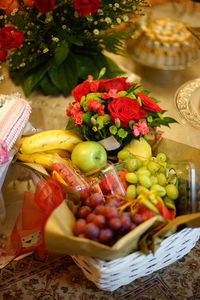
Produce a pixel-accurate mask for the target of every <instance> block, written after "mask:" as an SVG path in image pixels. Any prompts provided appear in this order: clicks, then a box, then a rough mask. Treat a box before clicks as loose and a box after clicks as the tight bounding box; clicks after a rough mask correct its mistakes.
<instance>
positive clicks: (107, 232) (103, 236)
mask: <svg viewBox="0 0 200 300" xmlns="http://www.w3.org/2000/svg"><path fill="white" fill-rule="evenodd" d="M112 237H113V231H112V230H111V229H109V228H103V229H101V230H100V233H99V241H100V242H103V243H105V242H109V241H110V240H111V239H112Z"/></svg>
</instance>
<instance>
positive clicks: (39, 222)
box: [0, 164, 65, 266]
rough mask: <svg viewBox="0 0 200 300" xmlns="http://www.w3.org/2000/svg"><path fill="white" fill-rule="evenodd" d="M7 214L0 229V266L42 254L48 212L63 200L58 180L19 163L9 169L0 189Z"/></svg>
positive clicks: (62, 192)
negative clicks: (0, 239) (14, 259)
mask: <svg viewBox="0 0 200 300" xmlns="http://www.w3.org/2000/svg"><path fill="white" fill-rule="evenodd" d="M2 193H3V196H4V199H5V206H6V211H7V218H6V221H5V222H4V223H3V224H2V226H1V229H0V236H1V238H2V241H1V242H2V243H0V265H1V266H4V265H5V264H6V263H8V262H9V261H10V259H13V258H15V257H16V256H19V255H21V254H24V253H30V252H31V251H35V250H38V251H40V254H41V255H42V254H43V252H44V251H45V246H44V242H43V228H44V224H45V222H46V220H47V218H48V217H49V215H50V213H51V212H52V211H53V210H54V208H55V207H57V206H58V205H59V204H60V203H61V202H62V201H63V200H64V195H65V193H64V191H63V189H62V187H61V185H60V183H59V182H58V181H55V180H54V179H52V178H44V177H43V176H41V174H40V173H39V172H36V171H35V170H33V169H31V168H29V167H27V166H23V165H18V164H12V165H11V167H10V168H9V171H8V173H7V176H6V178H5V182H4V185H3V188H2Z"/></svg>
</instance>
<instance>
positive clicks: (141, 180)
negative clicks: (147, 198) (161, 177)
mask: <svg viewBox="0 0 200 300" xmlns="http://www.w3.org/2000/svg"><path fill="white" fill-rule="evenodd" d="M139 183H140V184H141V185H142V186H144V187H146V188H150V186H151V185H152V182H151V179H150V177H149V176H146V175H140V176H139Z"/></svg>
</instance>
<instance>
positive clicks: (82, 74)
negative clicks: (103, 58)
mask: <svg viewBox="0 0 200 300" xmlns="http://www.w3.org/2000/svg"><path fill="white" fill-rule="evenodd" d="M75 61H76V65H77V69H78V76H79V78H81V79H82V80H85V79H87V77H88V75H92V76H93V77H94V78H96V77H97V76H98V74H99V70H98V68H97V66H96V63H95V61H94V60H93V57H92V56H89V55H85V54H84V55H79V54H76V55H75Z"/></svg>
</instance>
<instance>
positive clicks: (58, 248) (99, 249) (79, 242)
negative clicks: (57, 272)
mask: <svg viewBox="0 0 200 300" xmlns="http://www.w3.org/2000/svg"><path fill="white" fill-rule="evenodd" d="M74 222H75V218H74V216H73V214H72V213H71V211H70V209H69V208H68V206H67V204H66V203H65V202H63V203H62V204H61V205H60V206H59V207H57V208H56V209H55V210H54V211H53V213H52V215H51V216H50V218H49V219H48V221H47V223H46V226H45V244H46V246H47V249H48V251H50V252H58V253H65V254H73V255H86V256H93V257H96V258H99V259H104V260H110V259H114V258H118V257H122V256H125V255H127V254H128V253H130V252H131V251H135V250H137V249H138V241H139V239H140V237H141V236H142V234H143V233H144V232H146V231H147V230H148V229H150V228H151V227H152V226H153V225H155V224H157V223H158V222H159V223H161V224H163V225H164V224H165V221H164V220H163V218H162V217H160V216H156V217H153V218H151V219H149V220H148V221H146V222H144V223H142V224H141V225H139V226H137V227H136V228H135V229H134V230H132V231H131V232H129V233H128V234H126V235H125V236H124V237H122V238H121V239H120V240H118V241H117V242H116V243H115V244H114V245H113V246H112V247H109V246H106V245H103V244H101V243H98V242H94V241H90V240H87V239H82V238H78V237H75V236H74V235H73V233H72V228H73V224H74Z"/></svg>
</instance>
